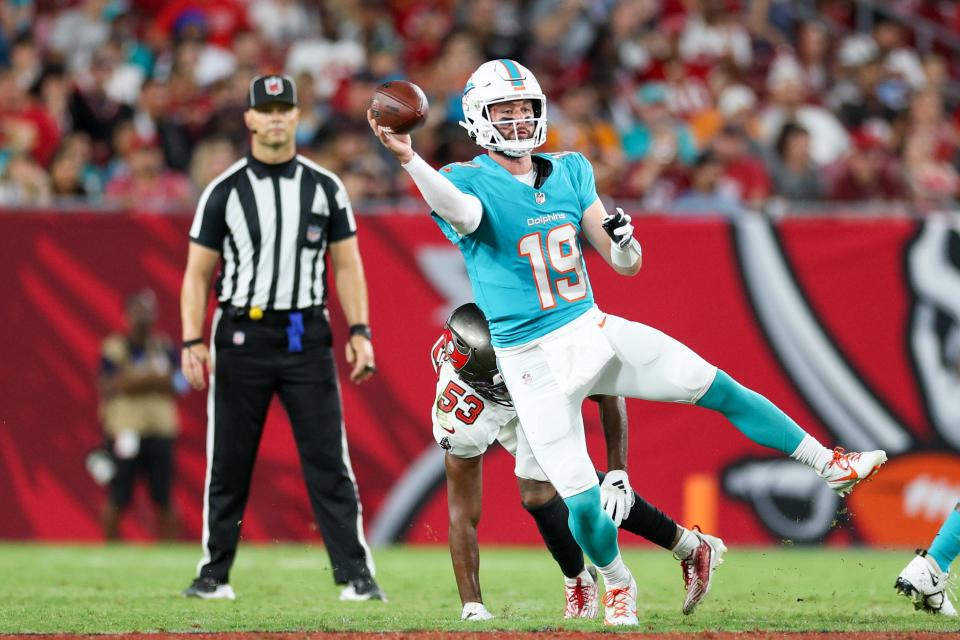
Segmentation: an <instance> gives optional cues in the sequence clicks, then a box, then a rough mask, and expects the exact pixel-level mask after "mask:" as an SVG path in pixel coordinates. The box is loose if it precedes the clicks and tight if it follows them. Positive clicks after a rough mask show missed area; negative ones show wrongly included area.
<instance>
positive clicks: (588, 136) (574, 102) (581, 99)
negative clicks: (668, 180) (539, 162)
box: [545, 85, 624, 193]
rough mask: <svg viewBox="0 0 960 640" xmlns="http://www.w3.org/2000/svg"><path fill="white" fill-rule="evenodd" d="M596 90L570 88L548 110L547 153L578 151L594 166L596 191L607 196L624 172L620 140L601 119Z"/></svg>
mask: <svg viewBox="0 0 960 640" xmlns="http://www.w3.org/2000/svg"><path fill="white" fill-rule="evenodd" d="M603 115H604V114H603V109H602V107H601V104H600V98H599V95H598V91H597V88H596V87H595V86H593V85H579V86H574V87H570V88H569V89H567V91H566V92H565V93H564V94H563V95H562V97H561V98H560V100H559V102H554V103H553V106H552V107H551V111H550V127H549V128H548V129H547V143H546V147H545V149H546V150H550V151H579V152H581V153H583V154H584V155H586V157H588V158H590V162H591V163H592V164H593V171H594V176H595V178H596V182H597V191H599V192H600V193H610V192H611V191H612V190H613V189H614V186H615V184H616V182H617V180H618V179H619V178H620V174H621V171H622V170H623V160H624V154H623V150H622V149H621V147H620V137H619V136H618V135H617V132H616V130H615V129H614V128H613V125H612V124H611V123H610V122H609V121H608V120H607V119H606V118H604V117H603Z"/></svg>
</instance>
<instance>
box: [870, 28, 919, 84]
mask: <svg viewBox="0 0 960 640" xmlns="http://www.w3.org/2000/svg"><path fill="white" fill-rule="evenodd" d="M873 39H874V41H875V42H876V43H877V47H878V48H879V50H880V56H881V58H882V59H883V64H884V66H885V67H886V69H887V71H889V72H890V74H891V76H892V78H891V81H893V82H897V83H899V84H901V85H902V87H901V88H900V91H902V93H903V94H904V95H905V94H906V93H908V92H909V91H917V90H919V89H923V87H924V85H925V84H926V74H925V73H924V72H923V63H922V62H921V61H920V56H918V55H917V52H916V51H915V50H914V49H913V48H912V47H909V46H907V35H906V32H905V30H904V28H903V26H902V25H901V24H900V23H899V22H896V21H894V20H892V19H890V18H888V17H886V16H884V15H878V16H876V18H875V19H874V21H873Z"/></svg>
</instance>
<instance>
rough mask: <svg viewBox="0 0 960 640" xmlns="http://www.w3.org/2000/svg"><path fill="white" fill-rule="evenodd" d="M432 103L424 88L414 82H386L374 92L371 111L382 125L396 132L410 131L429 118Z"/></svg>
mask: <svg viewBox="0 0 960 640" xmlns="http://www.w3.org/2000/svg"><path fill="white" fill-rule="evenodd" d="M429 110H430V105H429V104H428V102H427V96H426V95H425V94H424V93H423V90H422V89H421V88H420V87H418V86H417V85H415V84H413V83H412V82H407V81H405V80H391V81H389V82H384V83H383V84H381V85H380V86H379V87H377V90H376V91H375V92H374V94H373V99H372V100H371V101H370V111H371V112H372V114H373V119H374V120H376V121H377V124H378V125H380V126H381V127H389V128H390V129H391V130H392V131H393V132H394V133H401V134H403V133H410V132H411V131H413V130H414V129H416V128H417V127H420V126H421V125H423V123H424V122H426V120H427V113H428V112H429Z"/></svg>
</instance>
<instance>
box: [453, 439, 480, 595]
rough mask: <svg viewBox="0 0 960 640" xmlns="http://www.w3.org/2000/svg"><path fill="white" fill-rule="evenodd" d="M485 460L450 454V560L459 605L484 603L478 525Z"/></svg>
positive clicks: (477, 457) (478, 457)
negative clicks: (458, 596)
mask: <svg viewBox="0 0 960 640" xmlns="http://www.w3.org/2000/svg"><path fill="white" fill-rule="evenodd" d="M482 462H483V456H482V455H481V456H476V457H473V458H457V457H456V456H452V455H450V454H449V453H448V454H447V455H446V456H445V459H444V464H445V466H446V470H447V506H448V509H449V511H450V532H449V538H450V559H451V560H452V561H453V573H454V575H455V576H456V579H457V590H458V591H459V592H460V601H461V602H462V603H463V604H464V605H466V604H467V603H468V602H483V596H482V595H481V593H480V549H479V546H478V545H477V524H478V523H479V522H480V511H481V499H482V496H483V465H482Z"/></svg>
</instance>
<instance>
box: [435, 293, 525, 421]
mask: <svg viewBox="0 0 960 640" xmlns="http://www.w3.org/2000/svg"><path fill="white" fill-rule="evenodd" d="M443 353H444V357H445V358H446V360H447V361H448V362H450V364H452V365H453V368H454V369H456V370H457V373H458V374H459V375H460V377H461V378H462V379H463V381H464V382H466V383H468V384H469V385H470V386H471V387H473V388H474V390H475V391H476V392H477V393H478V394H479V395H480V396H481V397H483V398H485V399H487V400H489V401H491V402H495V403H497V404H501V405H504V406H512V405H513V401H512V400H511V399H510V393H509V392H508V391H507V385H506V383H504V381H503V376H501V375H500V371H499V370H498V369H497V357H496V354H495V353H494V351H493V345H492V343H491V342H490V331H489V329H488V328H487V321H486V318H485V317H484V316H483V313H482V312H481V311H480V310H479V309H478V308H477V307H476V305H473V304H470V305H464V306H463V307H460V308H459V309H457V310H456V311H454V313H453V315H452V316H451V317H450V319H449V320H448V321H447V323H446V324H445V325H444V330H443Z"/></svg>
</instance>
